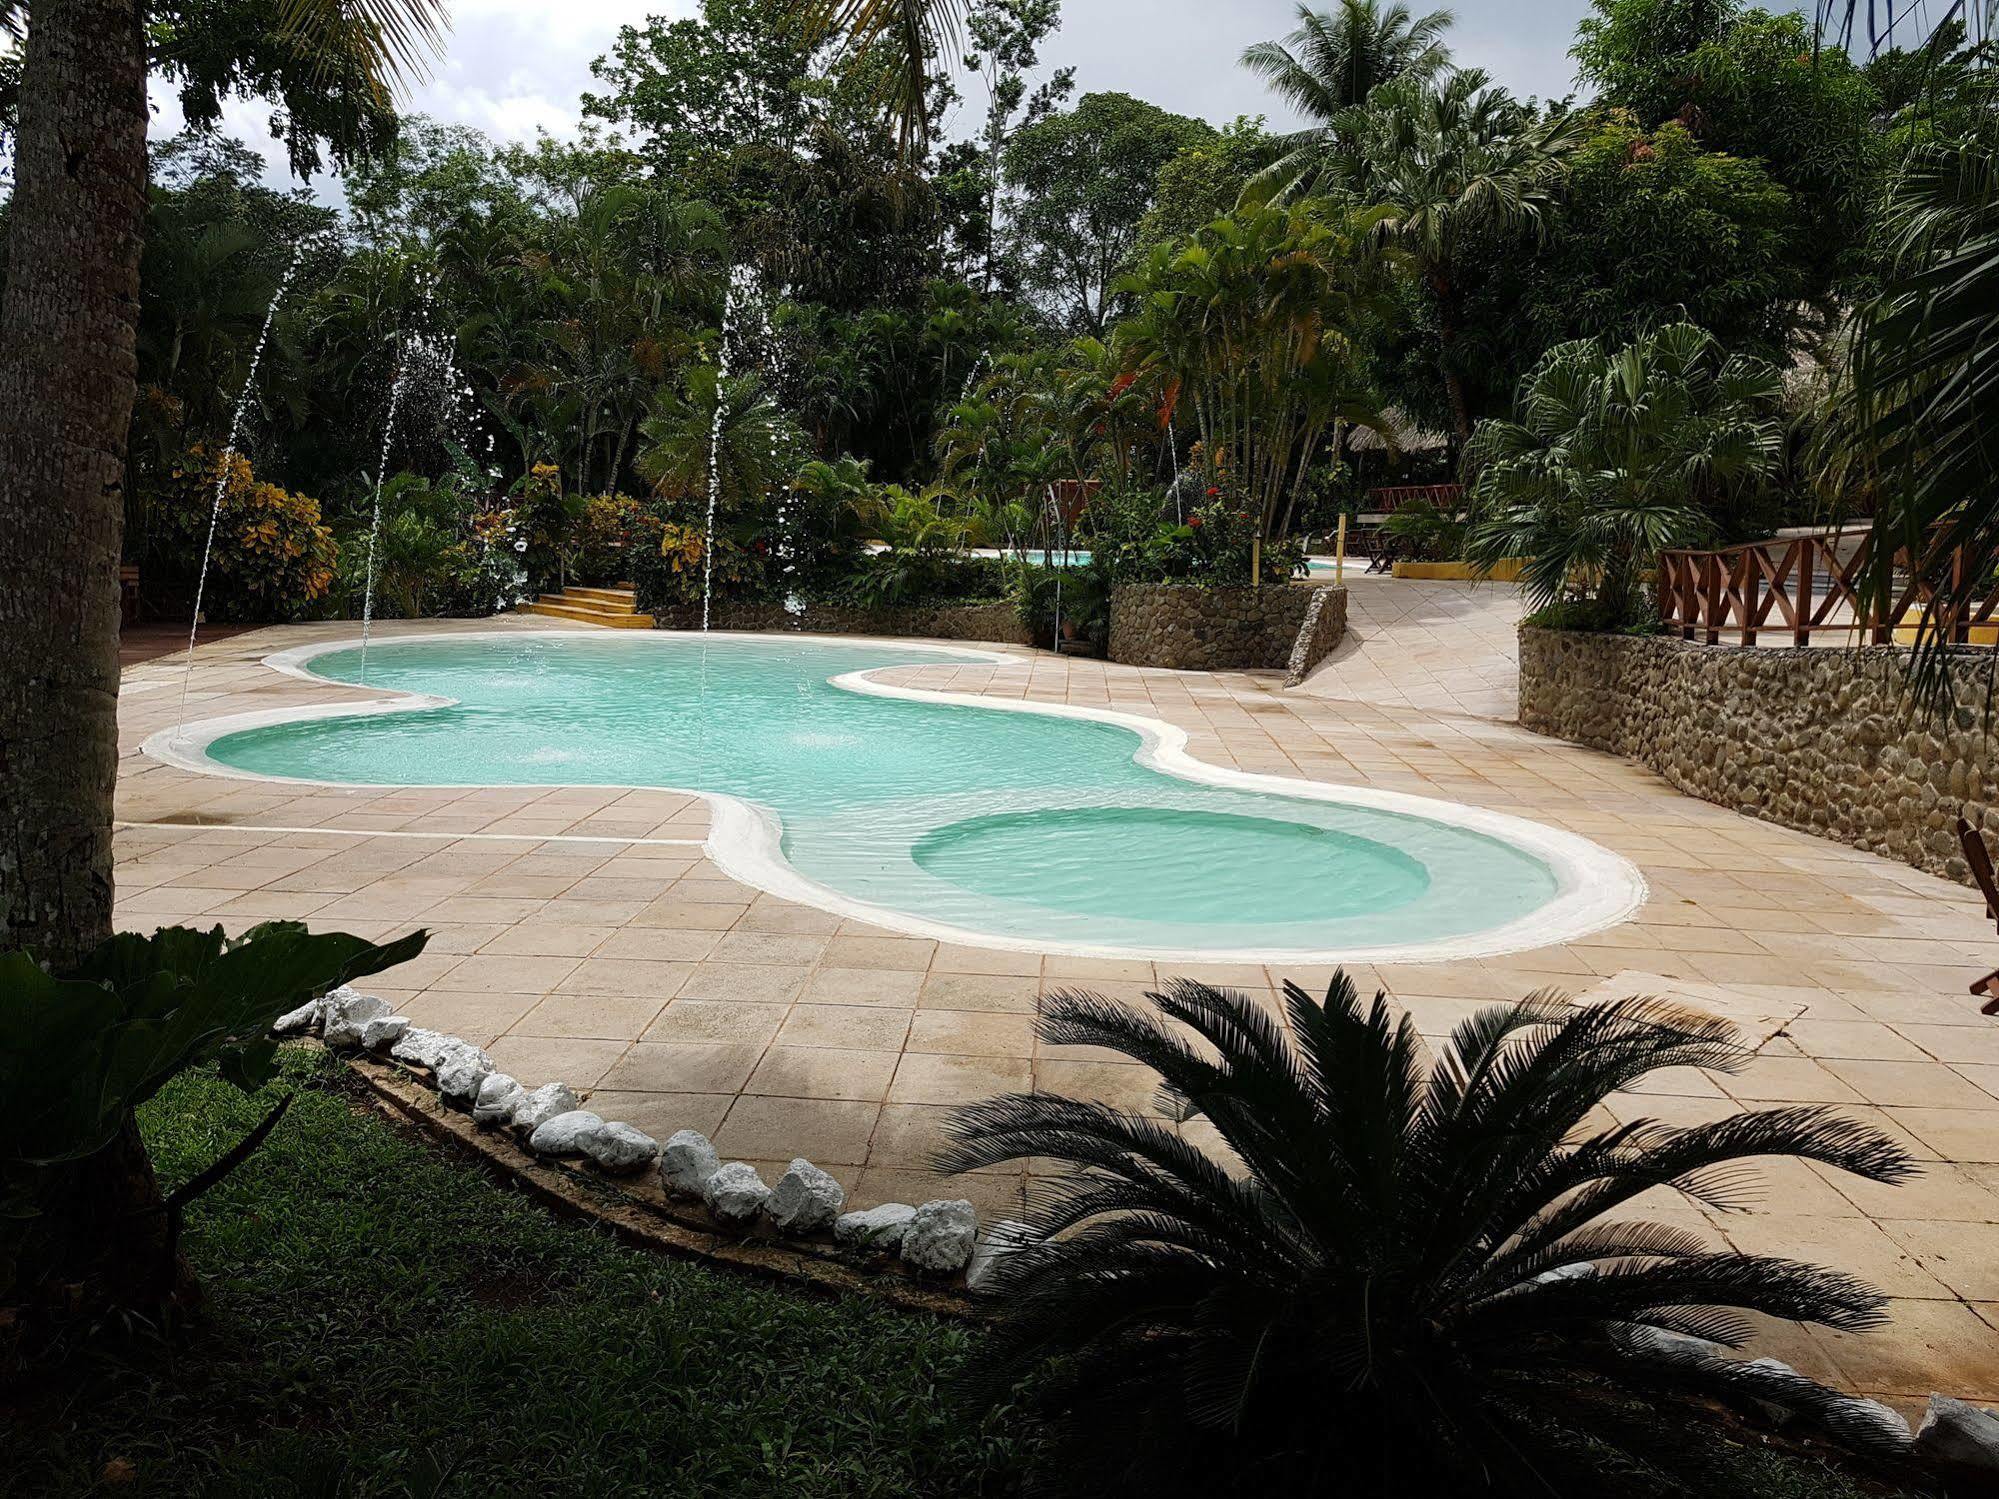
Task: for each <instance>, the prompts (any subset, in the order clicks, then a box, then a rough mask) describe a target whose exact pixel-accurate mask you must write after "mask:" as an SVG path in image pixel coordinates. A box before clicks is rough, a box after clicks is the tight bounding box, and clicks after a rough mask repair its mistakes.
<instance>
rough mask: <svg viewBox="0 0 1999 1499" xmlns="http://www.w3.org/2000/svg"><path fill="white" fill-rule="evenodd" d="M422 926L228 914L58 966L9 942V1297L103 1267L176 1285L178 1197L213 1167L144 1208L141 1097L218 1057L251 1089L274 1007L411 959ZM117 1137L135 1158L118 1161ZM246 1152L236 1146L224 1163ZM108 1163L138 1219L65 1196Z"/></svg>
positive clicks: (1, 1029)
mask: <svg viewBox="0 0 1999 1499" xmlns="http://www.w3.org/2000/svg"><path fill="white" fill-rule="evenodd" d="M425 940H426V936H425V934H424V933H422V932H417V933H414V934H412V935H410V936H408V937H404V938H402V939H401V940H399V941H396V942H393V943H389V944H387V945H384V946H377V945H375V944H374V943H370V942H365V941H363V940H362V939H361V938H359V937H351V936H348V935H346V934H345V933H340V932H330V933H322V934H319V935H317V936H315V935H312V934H310V933H308V932H307V931H306V929H305V927H304V925H303V924H302V923H299V922H268V923H266V924H264V925H262V926H258V927H254V928H252V929H251V930H250V931H249V932H248V933H246V934H245V935H243V936H242V937H237V938H231V937H227V936H225V935H224V933H223V930H222V928H221V927H219V926H218V927H216V928H215V929H214V930H212V931H207V932H202V931H195V930H192V929H189V928H185V927H166V928H162V929H161V930H159V931H158V932H155V933H154V934H153V935H151V936H149V937H142V936H139V935H137V934H136V933H130V932H126V933H120V934H119V935H117V936H114V937H112V938H110V939H109V940H108V941H106V942H104V943H102V944H100V945H99V946H98V947H97V948H96V949H95V950H93V951H92V952H91V953H90V954H89V955H88V956H87V957H85V958H84V959H83V960H82V962H80V963H79V964H77V965H76V967H75V968H74V969H72V970H70V971H68V972H65V973H61V974H56V973H51V972H50V971H49V970H48V969H46V968H44V967H43V966H42V965H41V964H39V963H38V962H37V961H36V960H35V958H34V956H33V955H32V954H30V953H26V952H18V951H17V952H11V953H6V954H0V1092H4V1094H5V1096H6V1098H7V1100H8V1107H9V1108H10V1109H11V1110H14V1111H15V1112H14V1113H13V1115H12V1117H11V1120H10V1123H9V1125H8V1129H7V1131H6V1137H5V1139H4V1140H0V1298H6V1299H7V1300H10V1301H11V1300H13V1299H14V1298H15V1297H16V1296H25V1297H28V1298H31V1299H32V1298H36V1297H40V1296H42V1295H43V1294H44V1293H45V1292H47V1291H48V1290H50V1289H51V1288H52V1286H53V1284H54V1283H55V1282H56V1281H57V1280H59V1281H61V1282H62V1283H64V1284H65V1285H68V1286H71V1287H74V1285H75V1284H76V1283H79V1282H85V1281H88V1280H89V1279H90V1278H91V1277H92V1276H93V1275H95V1274H98V1273H100V1272H102V1273H103V1274H104V1275H105V1277H106V1279H107V1280H109V1281H113V1282H117V1283H122V1284H123V1285H124V1286H125V1287H126V1288H128V1289H129V1288H130V1287H131V1286H132V1285H133V1284H134V1283H135V1282H136V1283H139V1284H143V1285H146V1286H149V1287H151V1288H152V1289H153V1290H155V1291H157V1292H159V1293H161V1294H162V1295H163V1296H165V1295H168V1294H170V1293H171V1292H172V1291H173V1290H174V1289H175V1282H176V1281H177V1279H178V1278H179V1276H178V1273H177V1270H176V1266H175V1258H176V1246H175V1243H174V1234H175V1230H176V1228H177V1226H178V1223H179V1214H180V1210H181V1208H182V1207H183V1206H184V1205H185V1203H186V1202H187V1201H188V1200H189V1199H190V1197H191V1196H193V1195H194V1194H195V1193H198V1192H199V1191H201V1190H204V1189H205V1188H206V1187H207V1186H210V1185H213V1183H214V1181H215V1180H216V1179H218V1173H216V1172H215V1171H213V1170H211V1171H210V1172H205V1173H203V1175H202V1176H200V1177H197V1178H196V1179H195V1181H194V1182H192V1183H190V1184H189V1185H188V1186H187V1187H183V1188H182V1189H180V1190H179V1191H178V1192H176V1193H175V1194H173V1195H172V1196H170V1197H168V1198H166V1200H165V1202H164V1204H161V1203H159V1202H158V1201H154V1202H152V1203H151V1204H150V1211H151V1213H152V1214H155V1215H157V1216H156V1217H155V1216H146V1213H147V1209H148V1204H147V1202H146V1201H145V1198H146V1197H147V1196H149V1195H154V1196H156V1193H155V1192H154V1190H153V1184H152V1181H151V1173H150V1170H148V1169H146V1168H145V1165H144V1155H143V1149H142V1147H139V1146H138V1145H137V1143H136V1141H137V1136H136V1134H135V1133H134V1132H132V1129H131V1117H132V1110H133V1109H134V1108H136V1107H137V1106H138V1105H140V1104H142V1103H144V1102H145V1101H146V1100H147V1099H148V1098H150V1097H152V1096H153V1094H154V1093H156V1092H158V1091H159V1089H160V1088H161V1087H162V1086H163V1085H164V1084H165V1083H166V1082H167V1081H168V1079H170V1078H172V1077H173V1076H175V1075H176V1074H177V1073H179V1072H182V1071H184V1070H186V1069H187V1068H189V1067H197V1066H204V1065H209V1064H213V1065H214V1066H216V1067H217V1068H218V1069H219V1070H220V1071H221V1073H222V1075H223V1076H224V1077H225V1078H227V1079H228V1080H229V1081H230V1082H232V1083H234V1084H235V1085H237V1086H238V1087H241V1088H243V1089H244V1090H246V1091H251V1090H254V1089H256V1088H259V1087H262V1086H263V1084H264V1083H265V1082H266V1081H267V1080H268V1079H269V1078H270V1076H271V1071H272V1061H273V1057H274V1054H275V1043H274V1042H273V1041H272V1040H271V1039H270V1036H269V1031H270V1028H271V1024H272V1022H273V1021H275V1020H276V1019H277V1018H278V1017H279V1016H280V1015H282V1014H284V1013H285V1012H286V1011H288V1010H292V1009H295V1008H297V1007H298V1006H299V1005H300V1004H302V1003H304V1002H305V1001H306V1000H307V999H310V998H312V997H313V996H315V995H319V994H322V993H324V992H325V991H326V990H328V989H330V988H332V987H333V986H335V985H337V984H341V983H346V982H349V981H351V980H353V979H357V978H361V977H364V976H365V975H367V974H371V973H379V972H381V971H382V970H383V969H385V968H392V967H394V966H395V965H396V964H398V963H402V962H406V961H408V960H409V959H410V958H413V957H415V956H416V955H417V954H418V953H420V952H421V951H422V950H423V946H424V942H425ZM280 1111H282V1108H281V1109H280ZM270 1122H272V1121H267V1126H268V1123H270ZM259 1138H261V1133H259V1134H258V1135H256V1136H254V1137H253V1139H252V1140H251V1141H250V1142H249V1143H250V1146H251V1148H254V1143H255V1140H256V1139H259ZM121 1148H123V1149H127V1150H130V1151H133V1152H137V1157H138V1158H137V1161H136V1162H132V1161H129V1160H128V1161H124V1162H120V1163H119V1164H118V1166H116V1167H114V1166H113V1165H111V1164H110V1163H109V1161H108V1157H109V1156H110V1154H111V1153H112V1152H114V1151H117V1150H119V1149H121ZM247 1153H248V1152H247V1150H245V1149H243V1148H242V1147H241V1146H239V1147H238V1149H237V1150H235V1151H232V1152H230V1153H229V1154H228V1155H226V1156H225V1157H223V1160H222V1162H220V1163H218V1164H221V1165H223V1166H224V1168H225V1169H226V1166H227V1165H228V1164H233V1163H234V1161H236V1160H240V1159H241V1157H242V1155H244V1154H247ZM113 1169H122V1170H123V1171H124V1172H125V1173H126V1174H128V1175H129V1176H130V1177H131V1178H132V1179H131V1181H130V1182H129V1183H128V1184H127V1188H126V1190H125V1191H124V1192H123V1193H122V1194H121V1196H122V1202H123V1207H124V1208H125V1209H126V1210H129V1211H131V1212H133V1214H134V1217H133V1219H131V1220H129V1221H125V1222H121V1223H109V1224H106V1223H94V1224H78V1223H76V1222H74V1221H73V1218H72V1216H71V1215H70V1214H68V1213H66V1212H65V1211H64V1208H65V1207H66V1206H67V1204H68V1202H69V1200H70V1196H71V1194H72V1192H73V1189H74V1185H75V1183H76V1182H77V1181H78V1179H79V1178H80V1177H86V1176H89V1175H91V1174H92V1173H99V1174H101V1173H103V1172H106V1171H108V1170H113ZM86 1195H87V1194H86ZM113 1267H116V1268H115V1269H114V1268H113ZM65 1294H67V1293H65Z"/></svg>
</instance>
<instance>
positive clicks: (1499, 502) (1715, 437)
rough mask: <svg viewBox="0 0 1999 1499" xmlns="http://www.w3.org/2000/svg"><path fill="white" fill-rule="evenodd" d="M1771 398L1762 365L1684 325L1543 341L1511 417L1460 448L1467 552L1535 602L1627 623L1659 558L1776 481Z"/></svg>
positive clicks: (1778, 388)
mask: <svg viewBox="0 0 1999 1499" xmlns="http://www.w3.org/2000/svg"><path fill="white" fill-rule="evenodd" d="M1782 389H1783V388H1782V384H1781V382H1780V380H1779V379H1778V375H1777V372H1776V370H1775V369H1774V368H1773V367H1772V366H1770V365H1768V364H1766V363H1764V362H1762V361H1760V360H1756V359H1752V358H1749V357H1747V356H1744V355H1730V354H1728V353H1727V352H1726V351H1725V350H1724V349H1723V348H1722V347H1721V346H1720V345H1719V344H1718V343H1717V342H1716V341H1715V339H1714V337H1713V336H1712V335H1711V334H1709V333H1707V332H1706V331H1704V330H1703V329H1700V328H1696V327H1694V326H1693V325H1691V324H1687V323H1679V324H1674V325H1672V326H1669V327H1665V328H1661V329H1659V330H1658V331H1657V332H1654V333H1648V334H1644V335H1641V336H1640V337H1639V338H1637V339H1635V340H1633V341H1632V342H1631V343H1630V344H1629V345H1627V346H1625V347H1623V348H1621V349H1615V350H1612V349H1609V348H1606V347H1605V346H1604V345H1603V344H1600V343H1597V342H1595V341H1593V340H1588V339H1582V340H1577V341H1575V342H1573V343H1566V344H1558V345H1556V346H1555V347H1554V348H1552V349H1550V350H1549V351H1548V353H1547V354H1546V356H1544V357H1543V359H1542V361H1541V363H1540V364H1539V365H1537V366H1536V367H1535V369H1534V371H1533V373H1532V374H1531V375H1530V376H1529V377H1528V378H1527V380H1526V381H1525V382H1523V384H1522V386H1521V389H1520V395H1519V399H1518V401H1517V402H1516V410H1515V416H1514V419H1513V420H1511V421H1503V420H1493V421H1487V422H1482V423H1481V424H1480V425H1479V429H1478V434H1477V436H1476V437H1475V438H1474V439H1473V442H1472V446H1471V451H1470V454H1469V457H1470V461H1471V464H1472V465H1473V468H1474V471H1475V472H1476V473H1477V475H1478V478H1477V480H1476V482H1475V483H1474V485H1473V487H1472V491H1471V501H1472V506H1473V509H1474V512H1475V515H1476V521H1475V524H1474V525H1473V526H1472V529H1471V533H1470V536H1469V538H1468V541H1467V546H1466V552H1465V555H1466V557H1467V558H1468V559H1469V560H1470V561H1472V562H1473V563H1475V564H1478V565H1480V566H1483V567H1487V568H1490V567H1492V566H1495V565H1496V564H1497V563H1498V562H1500V561H1501V560H1502V559H1504V558H1508V557H1526V558H1528V559H1530V560H1529V561H1528V563H1527V564H1526V566H1525V568H1524V569H1523V570H1522V572H1521V578H1520V584H1521V589H1522V591H1523V592H1525V593H1526V595H1527V598H1528V600H1529V603H1530V604H1531V605H1532V606H1533V607H1535V608H1544V607H1546V606H1547V605H1550V604H1553V603H1555V602H1557V601H1558V600H1561V599H1564V598H1573V599H1579V600H1583V601H1587V602H1590V603H1593V604H1594V605H1595V606H1596V609H1597V618H1598V619H1599V620H1600V621H1601V622H1602V623H1603V625H1604V626H1605V627H1607V628H1617V627H1619V626H1622V625H1624V624H1626V623H1628V622H1630V621H1631V620H1632V619H1633V618H1634V617H1635V616H1636V615H1637V613H1638V610H1639V607H1640V605H1641V603H1642V596H1641V592H1640V577H1639V575H1640V573H1641V572H1643V571H1644V569H1646V568H1647V567H1649V566H1651V565H1652V562H1653V559H1654V558H1655V556H1656V554H1657V553H1658V551H1659V549H1660V548H1661V547H1672V546H1688V545H1692V544H1694V543H1695V542H1697V541H1699V540H1700V539H1701V538H1702V537H1703V536H1704V535H1706V534H1708V533H1709V532H1710V531H1711V529H1712V528H1713V527H1715V526H1716V525H1717V523H1718V522H1720V521H1722V520H1723V519H1724V517H1725V515H1726V513H1727V512H1728V511H1729V510H1730V509H1731V508H1733V507H1735V506H1738V505H1741V504H1743V503H1745V502H1746V501H1747V500H1749V499H1750V498H1751V497H1753V496H1754V495H1755V494H1756V493H1757V492H1758V491H1759V490H1761V489H1763V488H1765V487H1767V486H1769V485H1771V484H1772V483H1774V482H1775V481H1776V480H1777V479H1778V477H1779V476H1780V473H1781V469H1782V465H1783V460H1784V423H1783V420H1782V413H1781V410H1780V407H1779V402H1780V398H1781V396H1782Z"/></svg>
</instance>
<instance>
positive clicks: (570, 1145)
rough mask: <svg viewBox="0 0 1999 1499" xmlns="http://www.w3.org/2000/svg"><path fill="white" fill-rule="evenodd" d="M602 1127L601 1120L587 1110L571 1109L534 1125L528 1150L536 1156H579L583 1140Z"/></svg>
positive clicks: (602, 1122) (581, 1151)
mask: <svg viewBox="0 0 1999 1499" xmlns="http://www.w3.org/2000/svg"><path fill="white" fill-rule="evenodd" d="M603 1127H604V1121H603V1119H602V1118H601V1117H599V1116H598V1115H596V1114H593V1113H591V1112H590V1111H589V1110H588V1109H571V1110H570V1111H569V1112H568V1113H566V1114H557V1115H556V1116H555V1117H554V1118H553V1119H544V1120H543V1121H542V1122H541V1123H540V1124H538V1125H536V1126H535V1129H534V1133H533V1134H531V1135H529V1136H528V1149H529V1150H532V1151H533V1152H534V1153H535V1154H536V1155H581V1154H582V1153H583V1150H584V1141H585V1139H586V1138H588V1137H589V1136H591V1135H594V1134H596V1133H597V1131H598V1130H600V1129H602V1128H603Z"/></svg>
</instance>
